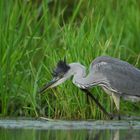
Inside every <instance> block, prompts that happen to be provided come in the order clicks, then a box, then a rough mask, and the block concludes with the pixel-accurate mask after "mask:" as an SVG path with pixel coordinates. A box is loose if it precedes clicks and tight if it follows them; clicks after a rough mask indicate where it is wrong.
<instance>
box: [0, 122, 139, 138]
mask: <svg viewBox="0 0 140 140" xmlns="http://www.w3.org/2000/svg"><path fill="white" fill-rule="evenodd" d="M0 140H140V121H45V120H0Z"/></svg>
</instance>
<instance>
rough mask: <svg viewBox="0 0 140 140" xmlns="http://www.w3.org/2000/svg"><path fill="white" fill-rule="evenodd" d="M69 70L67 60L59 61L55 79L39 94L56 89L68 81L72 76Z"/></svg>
mask: <svg viewBox="0 0 140 140" xmlns="http://www.w3.org/2000/svg"><path fill="white" fill-rule="evenodd" d="M69 70H70V66H69V65H68V64H67V63H66V60H64V61H62V60H61V61H59V62H58V63H57V66H56V68H55V69H54V70H53V73H52V76H53V79H52V80H51V81H50V82H49V83H47V84H45V85H44V86H43V88H42V89H41V90H40V91H39V93H42V92H44V91H45V90H47V89H49V88H53V87H56V86H57V85H60V84H61V83H63V82H64V81H66V80H67V79H68V78H69V77H70V76H71V75H70V73H69Z"/></svg>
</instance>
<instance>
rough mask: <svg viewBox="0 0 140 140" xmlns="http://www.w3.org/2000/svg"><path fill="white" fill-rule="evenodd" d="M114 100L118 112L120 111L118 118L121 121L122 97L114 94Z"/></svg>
mask: <svg viewBox="0 0 140 140" xmlns="http://www.w3.org/2000/svg"><path fill="white" fill-rule="evenodd" d="M112 98H113V100H114V103H115V105H116V108H117V111H118V118H119V120H120V119H121V117H120V96H119V95H117V94H115V93H112Z"/></svg>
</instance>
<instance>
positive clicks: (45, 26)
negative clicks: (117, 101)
mask: <svg viewBox="0 0 140 140" xmlns="http://www.w3.org/2000/svg"><path fill="white" fill-rule="evenodd" d="M139 5H140V3H139V1H137V0H129V1H127V0H123V1H119V2H118V1H115V0H107V1H103V0H98V1H96V0H89V1H88V2H87V1H85V0H80V1H77V0H76V1H74V2H65V1H63V0H62V1H57V0H54V1H53V0H52V1H46V0H42V1H36V2H33V1H26V0H25V1H20V0H17V1H13V0H10V1H8V2H7V1H4V0H1V1H0V114H1V116H32V117H38V116H47V117H50V118H63V119H86V118H95V119H104V118H105V116H104V115H103V114H102V113H101V112H100V111H99V110H98V108H97V107H96V105H95V104H93V103H92V102H91V101H90V100H87V98H86V97H85V95H84V94H82V92H81V91H80V90H79V89H77V88H76V87H75V86H73V84H72V83H71V81H67V82H66V83H64V84H63V85H61V86H59V87H57V88H55V89H53V90H49V91H48V92H47V93H46V94H44V95H43V96H40V95H38V93H37V90H38V89H39V87H40V86H42V84H43V83H45V82H47V81H49V80H50V79H51V73H52V70H53V68H54V66H55V65H56V63H57V62H58V60H60V59H63V58H64V57H65V56H66V57H67V61H68V62H69V63H71V62H74V61H75V62H76V61H78V62H80V63H82V64H84V65H85V66H89V64H90V63H91V61H92V60H93V59H94V58H96V57H97V56H100V55H109V56H113V57H117V58H120V59H122V60H125V61H128V62H129V63H131V64H133V65H135V66H136V67H139V68H140V53H139V52H140V39H139V32H140V28H139V27H140V18H139V17H140V7H139ZM92 91H93V94H95V96H96V97H97V98H98V99H99V101H100V102H101V104H103V105H104V107H105V108H106V109H107V110H108V111H110V110H111V101H110V98H109V97H108V96H107V95H106V94H104V93H103V91H102V90H100V89H99V88H98V87H97V88H94V89H93V90H92ZM114 112H115V110H114ZM121 112H122V114H131V115H133V114H135V115H140V104H139V103H130V102H126V101H125V102H124V101H122V102H121Z"/></svg>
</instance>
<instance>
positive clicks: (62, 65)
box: [53, 59, 70, 77]
mask: <svg viewBox="0 0 140 140" xmlns="http://www.w3.org/2000/svg"><path fill="white" fill-rule="evenodd" d="M69 69H70V66H69V65H68V64H67V63H66V59H64V61H63V60H60V61H59V62H58V63H57V67H56V68H55V69H54V70H53V76H54V77H56V76H59V74H65V73H66V72H67V71H68V70H69Z"/></svg>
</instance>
